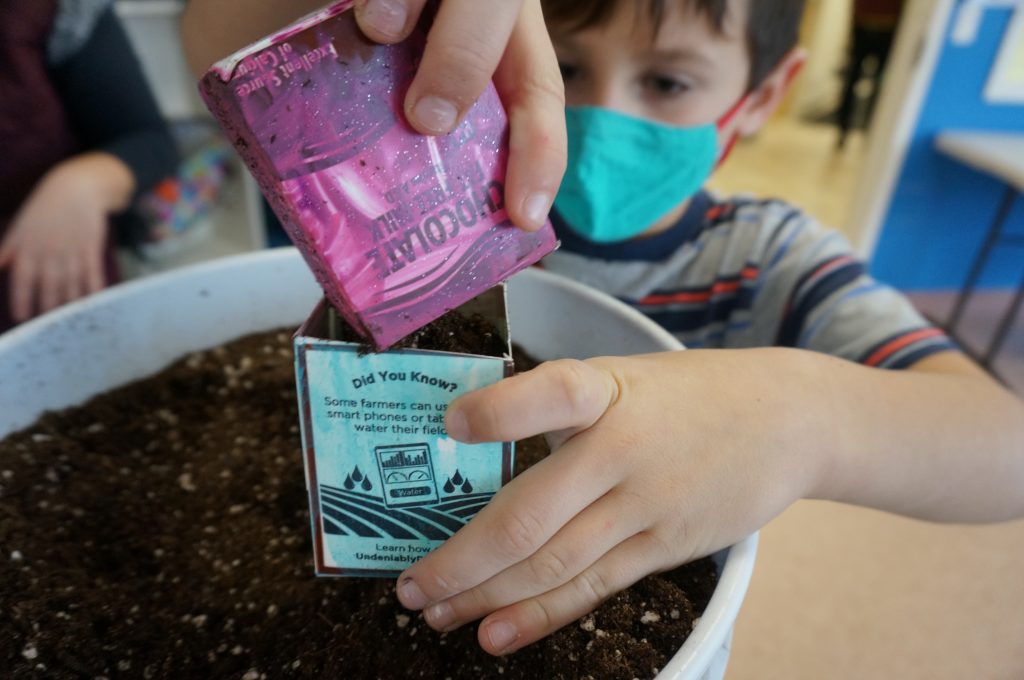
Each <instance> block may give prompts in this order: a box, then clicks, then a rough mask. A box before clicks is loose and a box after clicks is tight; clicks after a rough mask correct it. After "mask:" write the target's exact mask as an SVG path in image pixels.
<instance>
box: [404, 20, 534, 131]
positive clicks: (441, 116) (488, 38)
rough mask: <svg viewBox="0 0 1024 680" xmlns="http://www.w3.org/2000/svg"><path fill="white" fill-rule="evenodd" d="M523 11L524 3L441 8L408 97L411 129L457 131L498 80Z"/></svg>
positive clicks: (407, 107)
mask: <svg viewBox="0 0 1024 680" xmlns="http://www.w3.org/2000/svg"><path fill="white" fill-rule="evenodd" d="M531 1H532V0H531ZM521 5H522V2H521V1H520V0H445V1H444V2H442V3H441V8H440V9H439V10H438V13H437V17H436V18H435V20H434V24H433V26H432V27H431V29H430V35H429V39H428V41H427V48H426V51H425V52H424V53H423V60H422V62H421V63H420V67H419V69H418V70H417V72H416V78H415V79H414V80H413V83H412V85H410V87H409V92H408V94H407V95H406V100H405V111H406V117H407V118H408V119H409V122H410V123H411V124H412V125H413V127H415V128H416V129H417V130H419V131H420V132H422V133H425V134H431V135H439V134H447V133H448V132H451V131H452V130H453V129H455V126H456V125H457V124H458V122H459V120H461V119H462V116H463V115H464V114H465V112H466V111H467V110H468V109H469V107H471V106H472V105H473V103H474V102H476V100H477V99H478V98H479V97H480V93H482V92H483V91H484V88H485V87H486V86H487V84H488V83H489V82H490V80H491V76H492V75H494V70H495V68H497V66H498V62H499V61H501V57H502V54H504V52H505V46H506V45H507V44H508V38H509V36H510V35H511V34H512V28H513V26H515V24H516V21H517V19H518V17H519V10H520V7H521Z"/></svg>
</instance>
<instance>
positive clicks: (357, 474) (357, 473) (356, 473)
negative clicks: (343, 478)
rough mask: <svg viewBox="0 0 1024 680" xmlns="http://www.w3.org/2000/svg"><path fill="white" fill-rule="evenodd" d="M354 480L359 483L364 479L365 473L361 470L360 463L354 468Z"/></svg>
mask: <svg viewBox="0 0 1024 680" xmlns="http://www.w3.org/2000/svg"><path fill="white" fill-rule="evenodd" d="M352 481H353V482H356V483H357V484H358V483H359V482H361V481H363V473H362V472H360V471H359V466H358V465H357V466H356V467H355V469H354V470H352Z"/></svg>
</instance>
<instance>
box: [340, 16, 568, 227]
mask: <svg viewBox="0 0 1024 680" xmlns="http://www.w3.org/2000/svg"><path fill="white" fill-rule="evenodd" d="M424 4H426V3H425V0H359V2H357V3H356V18H357V19H358V21H359V25H360V27H361V28H362V29H363V31H364V32H365V33H366V34H367V35H368V36H369V37H370V38H371V39H373V40H376V41H378V42H384V43H393V42H397V41H399V40H402V39H403V38H405V37H406V36H407V35H409V33H410V32H411V31H412V29H413V28H414V27H415V25H416V21H417V19H418V18H419V15H420V12H421V11H422V9H423V6H424ZM492 75H493V78H494V84H495V87H496V88H497V89H498V92H499V93H500V94H501V100H502V102H503V103H504V104H505V107H506V108H507V109H508V116H509V122H510V125H511V135H512V136H511V140H510V145H511V149H510V154H509V164H508V179H507V181H506V188H507V192H508V201H507V205H508V211H509V215H510V216H511V218H512V221H513V222H514V223H515V224H516V225H517V226H520V227H522V228H524V229H528V230H530V231H535V230H537V229H539V228H540V227H541V226H543V224H544V222H545V220H546V219H547V216H548V213H549V212H550V210H551V204H552V202H553V201H554V199H555V193H556V192H557V191H558V185H559V183H560V182H561V180H562V173H564V172H565V159H566V149H567V145H568V142H567V141H566V135H565V94H564V90H563V86H562V77H561V72H560V71H559V68H558V60H557V59H556V57H555V52H554V48H553V47H552V46H551V39H550V38H549V37H548V32H547V27H546V26H545V24H544V16H543V14H542V13H541V6H540V0H443V2H441V3H440V9H439V10H438V14H437V18H436V19H435V20H434V24H433V26H432V27H431V29H430V36H429V41H428V42H427V48H426V51H425V52H424V54H423V61H422V62H421V64H420V67H419V69H418V70H417V72H416V78H415V80H414V81H413V83H412V85H411V86H410V87H409V92H408V94H407V95H406V100H405V102H406V104H405V106H406V114H407V116H408V118H409V120H410V122H411V123H412V124H413V125H414V126H415V127H416V128H417V129H418V130H420V132H423V133H426V134H433V135H436V134H444V133H447V132H450V131H451V130H453V129H455V126H456V125H457V123H458V121H459V120H461V119H462V117H463V116H464V115H465V113H466V111H467V110H468V109H469V107H471V106H472V105H473V103H474V102H475V101H476V100H477V99H478V98H479V97H480V94H481V93H482V92H483V91H484V88H485V87H486V86H487V84H488V83H489V82H490V81H491V78H492Z"/></svg>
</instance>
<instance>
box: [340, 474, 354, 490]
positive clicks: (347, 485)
mask: <svg viewBox="0 0 1024 680" xmlns="http://www.w3.org/2000/svg"><path fill="white" fill-rule="evenodd" d="M342 486H344V487H345V488H346V489H348V490H349V491H351V490H352V489H354V488H356V485H355V484H353V483H352V475H345V483H344V484H342Z"/></svg>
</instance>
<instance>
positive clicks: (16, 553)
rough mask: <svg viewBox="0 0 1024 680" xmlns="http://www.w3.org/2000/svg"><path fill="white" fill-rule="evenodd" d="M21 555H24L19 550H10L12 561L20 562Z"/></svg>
mask: <svg viewBox="0 0 1024 680" xmlns="http://www.w3.org/2000/svg"><path fill="white" fill-rule="evenodd" d="M23 557H24V555H22V554H21V551H20V550H12V551H11V561H12V562H21V560H22V558H23Z"/></svg>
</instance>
